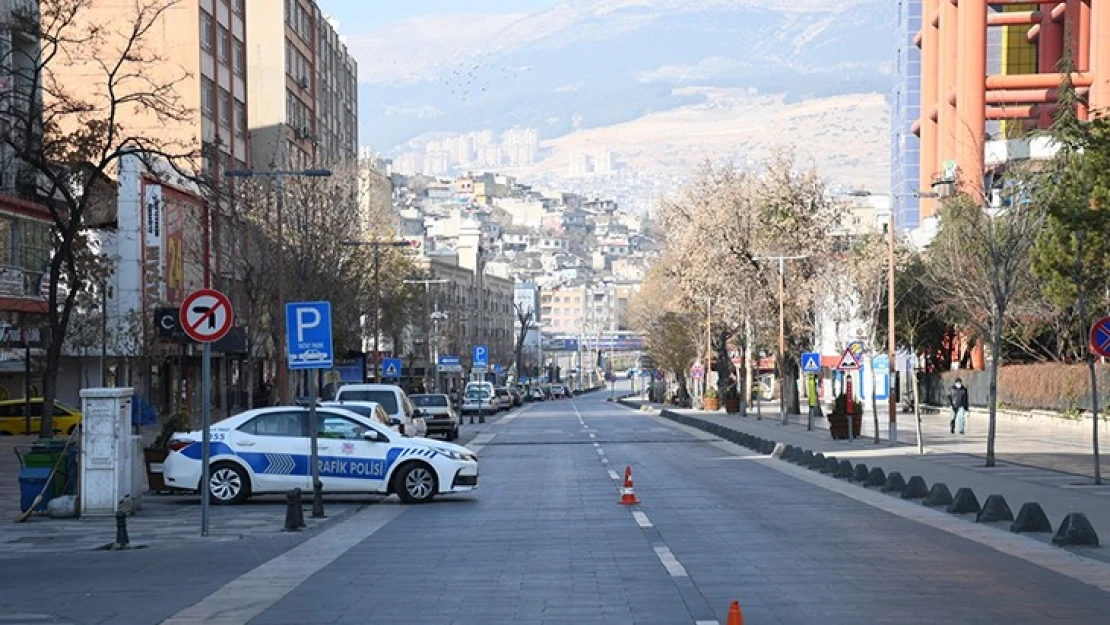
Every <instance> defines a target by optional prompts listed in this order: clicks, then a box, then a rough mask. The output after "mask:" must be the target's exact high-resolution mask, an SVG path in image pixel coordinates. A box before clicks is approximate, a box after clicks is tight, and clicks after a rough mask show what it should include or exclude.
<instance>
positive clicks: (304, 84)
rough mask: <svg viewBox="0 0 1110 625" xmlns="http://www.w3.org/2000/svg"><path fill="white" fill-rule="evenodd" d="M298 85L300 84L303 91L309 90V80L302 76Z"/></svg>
mask: <svg viewBox="0 0 1110 625" xmlns="http://www.w3.org/2000/svg"><path fill="white" fill-rule="evenodd" d="M297 83H298V84H300V86H301V89H308V78H307V77H305V76H301V77H300V79H298V81H297Z"/></svg>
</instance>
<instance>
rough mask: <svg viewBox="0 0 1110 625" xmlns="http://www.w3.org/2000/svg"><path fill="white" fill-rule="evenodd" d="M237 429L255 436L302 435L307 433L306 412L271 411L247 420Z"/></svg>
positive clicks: (294, 436) (295, 436)
mask: <svg viewBox="0 0 1110 625" xmlns="http://www.w3.org/2000/svg"><path fill="white" fill-rule="evenodd" d="M239 431H240V432H243V433H245V434H253V435H255V436H283V437H292V438H299V437H304V436H307V435H308V414H307V413H305V412H271V413H269V414H263V415H259V416H257V417H255V418H253V419H251V420H250V421H247V422H246V423H244V424H243V425H241V426H239Z"/></svg>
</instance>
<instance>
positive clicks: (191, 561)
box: [0, 392, 1110, 625]
mask: <svg viewBox="0 0 1110 625" xmlns="http://www.w3.org/2000/svg"><path fill="white" fill-rule="evenodd" d="M607 397H608V393H607V392H599V393H595V394H593V395H587V396H584V397H581V398H577V399H574V400H564V401H553V402H544V403H538V404H532V405H530V406H527V407H525V408H524V409H522V410H520V411H519V412H517V413H515V415H514V414H510V415H508V416H505V417H502V418H500V419H499V420H498V421H496V422H491V423H490V424H487V425H486V426H485V427H483V428H482V429H481V431H480V432H479V433H478V434H477V436H476V437H475V438H474V440H473V441H472V443H471V444H472V446H474V447H475V448H480V454H481V457H482V480H481V489H480V490H479V491H478V492H477V493H475V494H473V495H468V496H464V497H447V498H442V499H439V500H437V501H436V502H434V503H432V504H430V505H426V506H412V507H408V506H401V505H400V504H398V503H397V502H396V499H395V498H389V499H385V500H382V501H376V502H373V503H371V500H370V499H369V498H368V500H367V503H368V504H369V505H365V506H364V507H362V508H361V509H360V510H357V511H355V512H353V513H350V514H348V515H347V516H345V517H343V518H341V519H337V522H336V523H335V524H330V523H329V524H327V525H325V526H323V527H322V528H320V529H319V530H316V531H313V532H312V533H308V534H305V535H297V536H290V535H281V534H273V535H271V536H269V537H267V538H265V539H256V540H242V541H218V542H217V541H212V542H211V543H205V542H204V541H201V540H192V541H189V542H188V543H187V544H184V543H183V544H182V545H181V546H174V545H172V544H159V545H157V546H152V547H151V548H149V549H144V550H136V551H130V552H122V553H121V552H103V551H88V552H83V553H68V554H63V555H57V556H53V557H45V556H33V557H32V556H28V557H26V558H22V559H20V558H15V559H8V560H6V561H5V566H4V567H3V572H0V587H3V588H4V589H5V590H4V593H3V594H2V596H3V599H0V623H2V624H4V625H10V624H12V623H42V622H54V623H121V624H136V623H160V622H166V623H171V624H174V625H180V624H185V623H202V622H203V623H224V624H232V623H236V624H245V623H253V624H256V625H263V624H265V625H277V624H290V625H292V624H294V623H296V624H307V623H351V624H354V623H429V624H432V623H437V624H440V623H460V624H461V623H475V624H478V623H568V624H570V623H575V624H578V623H658V624H660V625H663V624H676V623H690V624H695V623H699V622H700V623H712V622H718V623H720V624H722V625H723V624H724V623H725V622H726V619H727V613H728V607H729V603H730V602H731V601H732V600H733V599H737V600H739V601H740V603H741V606H742V608H743V612H744V618H745V623H864V622H866V623H1011V624H1012V623H1043V622H1046V621H1051V622H1054V623H1065V622H1067V623H1099V622H1104V621H1103V617H1104V616H1105V613H1106V611H1107V610H1110V594H1107V593H1106V592H1104V591H1103V590H1099V589H1098V588H1096V587H1095V586H1089V585H1087V584H1085V583H1080V582H1079V581H1077V580H1075V579H1071V578H1069V577H1067V576H1065V575H1062V574H1058V573H1055V572H1051V571H1049V570H1047V569H1045V568H1042V567H1040V566H1037V565H1035V564H1033V563H1032V562H1031V559H1030V557H1029V555H1028V549H1027V547H1026V546H1025V545H1024V541H1028V543H1029V544H1030V545H1034V546H1040V545H1041V543H1036V542H1035V541H1033V540H1031V539H1025V538H1023V537H1012V540H1011V544H1012V546H1013V549H1015V550H1016V551H1017V552H1020V553H1019V554H1018V556H1020V557H1018V556H1015V555H1011V554H1007V553H1003V552H1000V551H999V550H996V549H995V548H991V547H988V546H985V545H984V544H981V543H980V542H977V541H976V539H975V538H974V536H972V537H971V539H967V538H962V537H959V536H957V535H955V534H954V533H952V532H950V531H945V530H944V529H943V526H938V525H939V524H937V523H931V524H929V525H927V524H924V523H919V522H917V521H915V520H914V519H913V518H912V514H910V513H905V512H900V513H899V514H891V513H890V512H887V511H883V510H880V509H878V508H877V507H873V506H871V505H868V504H867V503H865V502H863V501H860V500H858V499H857V498H850V497H846V496H844V495H841V494H837V493H836V492H834V490H833V489H831V488H832V487H827V486H823V485H822V484H823V483H822V482H820V480H828V483H829V484H830V485H833V486H835V487H841V486H840V485H841V484H843V483H842V482H838V481H836V480H833V479H832V478H825V477H821V476H815V477H812V478H811V479H810V480H801V479H798V478H797V477H792V476H791V475H790V473H789V472H788V471H784V470H781V469H778V468H776V467H777V466H778V465H786V464H787V463H782V462H781V461H778V460H772V459H768V458H765V457H760V456H754V455H752V454H751V453H750V452H747V451H746V450H743V451H741V448H739V447H735V446H733V445H731V444H728V443H724V442H721V441H719V440H716V439H713V438H712V437H709V436H708V435H705V434H703V433H699V432H696V431H694V430H692V429H687V428H684V427H681V426H676V425H672V424H670V423H668V422H666V421H663V420H662V419H659V418H657V417H655V416H651V415H645V414H643V413H639V412H635V411H633V410H630V409H628V408H625V407H621V406H619V405H617V404H615V403H609V402H607V401H605V399H606V398H607ZM772 463H775V464H772ZM625 466H631V467H632V469H633V479H634V485H635V493H636V495H637V497H638V498H639V499H640V501H641V503H640V504H639V505H638V506H621V505H618V500H619V499H620V493H619V489H618V487H619V484H620V482H619V481H618V479H615V478H619V477H621V476H622V474H623V471H624V468H625ZM815 480H816V481H815ZM852 488H857V489H858V487H852ZM859 490H862V489H859ZM883 497H886V496H883ZM899 503H900V502H899ZM906 506H912V507H913V508H912V509H911V508H907V509H910V510H911V512H912V511H913V510H916V509H918V508H920V509H921V510H920V514H921V515H924V516H923V517H922V518H923V519H926V520H928V515H934V514H940V513H937V512H935V511H932V510H927V509H924V507H923V506H920V505H919V504H906ZM960 522H961V523H963V521H960ZM986 531H995V530H986ZM999 533H1000V534H1002V535H1004V536H1007V537H1008V538H1009V535H1008V534H1007V533H1005V532H1001V531H1000V532H999ZM1050 549H1051V548H1050ZM1055 552H1056V553H1058V554H1061V555H1063V556H1068V554H1067V552H1064V551H1062V550H1055ZM1023 554H1024V555H1023ZM1073 559H1075V560H1077V561H1081V562H1082V563H1083V564H1084V565H1088V564H1089V565H1090V566H1094V567H1106V565H1104V564H1102V563H1101V562H1097V561H1095V560H1090V559H1087V558H1081V557H1073ZM1077 570H1089V569H1083V568H1082V567H1079V568H1077ZM1105 579H1107V576H1106V572H1105V571H1103V572H1102V579H1101V581H1100V582H1099V583H1102V584H1105ZM47 615H49V617H50V618H52V619H54V620H45V619H47V618H48V617H47Z"/></svg>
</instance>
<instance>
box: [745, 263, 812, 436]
mask: <svg viewBox="0 0 1110 625" xmlns="http://www.w3.org/2000/svg"><path fill="white" fill-rule="evenodd" d="M803 258H809V256H808V255H800V256H782V255H779V256H764V257H761V258H755V259H753V260H757V261H758V260H777V261H778V262H779V353H778V356H776V357H775V366H776V367H777V368H778V370H779V418H780V419H781V420H782V424H783V425H786V424H787V419H786V385H785V384H783V380H785V379H786V367H785V366H784V362H783V361H784V360H785V359H786V315H785V310H786V305H785V292H786V261H788V260H801V259H803Z"/></svg>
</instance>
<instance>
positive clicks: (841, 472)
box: [836, 460, 853, 477]
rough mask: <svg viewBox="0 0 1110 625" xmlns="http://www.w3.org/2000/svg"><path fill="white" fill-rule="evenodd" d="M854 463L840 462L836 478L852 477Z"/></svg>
mask: <svg viewBox="0 0 1110 625" xmlns="http://www.w3.org/2000/svg"><path fill="white" fill-rule="evenodd" d="M852 474H853V471H852V463H851V462H849V461H847V460H841V461H840V467H838V468H837V470H836V477H852Z"/></svg>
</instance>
